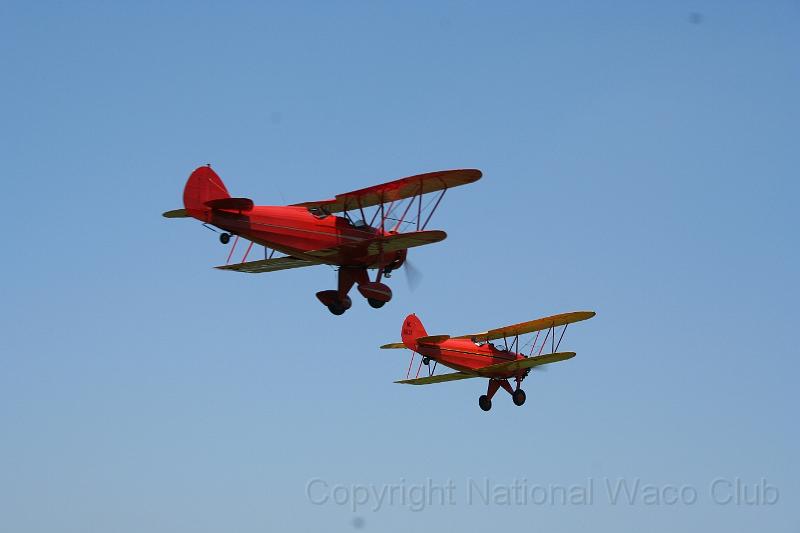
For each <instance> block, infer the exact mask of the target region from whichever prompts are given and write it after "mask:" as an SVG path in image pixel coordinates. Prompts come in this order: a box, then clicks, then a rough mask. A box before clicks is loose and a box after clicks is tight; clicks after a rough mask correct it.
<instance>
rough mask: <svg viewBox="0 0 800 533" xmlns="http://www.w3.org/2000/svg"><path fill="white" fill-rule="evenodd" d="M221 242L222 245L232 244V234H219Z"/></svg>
mask: <svg viewBox="0 0 800 533" xmlns="http://www.w3.org/2000/svg"><path fill="white" fill-rule="evenodd" d="M219 242H221V243H222V244H228V243H229V242H231V234H230V233H220V234H219Z"/></svg>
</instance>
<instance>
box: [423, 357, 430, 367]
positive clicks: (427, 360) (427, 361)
mask: <svg viewBox="0 0 800 533" xmlns="http://www.w3.org/2000/svg"><path fill="white" fill-rule="evenodd" d="M422 364H423V365H425V366H428V365H429V364H431V358H430V357H423V358H422Z"/></svg>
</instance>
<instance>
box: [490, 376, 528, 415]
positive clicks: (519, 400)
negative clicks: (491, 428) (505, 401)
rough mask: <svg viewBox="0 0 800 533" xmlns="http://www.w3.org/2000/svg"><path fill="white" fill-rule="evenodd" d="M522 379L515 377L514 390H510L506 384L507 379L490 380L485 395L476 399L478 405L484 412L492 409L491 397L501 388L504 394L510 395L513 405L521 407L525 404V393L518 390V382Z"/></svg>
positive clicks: (508, 384) (509, 385)
mask: <svg viewBox="0 0 800 533" xmlns="http://www.w3.org/2000/svg"><path fill="white" fill-rule="evenodd" d="M523 379H524V376H522V377H517V378H516V381H517V388H516V390H514V389H512V388H511V384H510V383H509V382H508V380H507V379H490V380H489V388H488V389H487V391H486V394H484V395H483V396H481V397H480V398H478V405H479V406H480V408H481V409H483V410H484V411H488V410H489V409H491V408H492V397H493V396H494V394H495V393H496V392H497V391H498V390H499V389H500V388H501V387H502V388H503V389H504V390H505V391H506V392H508V393H509V394H510V395H511V399H512V400H513V401H514V405H522V404H523V403H525V391H524V390H522V389H520V388H519V384H520V382H522V380H523Z"/></svg>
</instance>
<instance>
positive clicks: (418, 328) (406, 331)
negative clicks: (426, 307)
mask: <svg viewBox="0 0 800 533" xmlns="http://www.w3.org/2000/svg"><path fill="white" fill-rule="evenodd" d="M401 336H402V337H401V338H402V339H403V344H405V345H406V347H407V348H410V349H411V350H414V349H415V348H416V344H417V339H418V338H420V337H427V336H428V332H427V331H425V327H424V326H423V325H422V322H420V320H419V318H417V315H415V314H410V315H408V316H407V317H406V319H405V321H404V322H403V330H402V332H401Z"/></svg>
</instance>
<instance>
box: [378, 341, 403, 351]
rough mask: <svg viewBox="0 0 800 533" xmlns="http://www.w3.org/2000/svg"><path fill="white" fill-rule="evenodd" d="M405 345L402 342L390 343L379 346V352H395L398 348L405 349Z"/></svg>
mask: <svg viewBox="0 0 800 533" xmlns="http://www.w3.org/2000/svg"><path fill="white" fill-rule="evenodd" d="M405 347H406V345H405V344H403V343H402V342H390V343H389V344H384V345H383V346H381V350H396V349H399V348H405Z"/></svg>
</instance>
